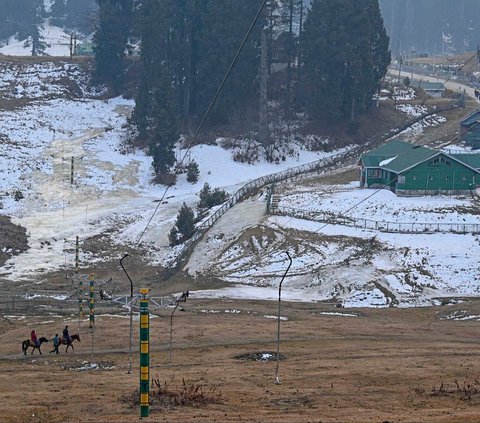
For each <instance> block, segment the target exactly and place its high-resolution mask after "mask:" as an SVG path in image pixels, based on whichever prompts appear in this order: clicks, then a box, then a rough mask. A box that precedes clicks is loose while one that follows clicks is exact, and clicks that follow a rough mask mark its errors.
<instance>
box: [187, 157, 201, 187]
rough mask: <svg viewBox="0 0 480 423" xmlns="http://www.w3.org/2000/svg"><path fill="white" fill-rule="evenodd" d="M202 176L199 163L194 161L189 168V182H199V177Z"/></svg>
mask: <svg viewBox="0 0 480 423" xmlns="http://www.w3.org/2000/svg"><path fill="white" fill-rule="evenodd" d="M199 175H200V169H199V168H198V163H197V162H196V161H195V160H192V161H191V162H190V163H189V164H188V166H187V181H188V182H191V183H193V184H194V183H196V182H198V176H199Z"/></svg>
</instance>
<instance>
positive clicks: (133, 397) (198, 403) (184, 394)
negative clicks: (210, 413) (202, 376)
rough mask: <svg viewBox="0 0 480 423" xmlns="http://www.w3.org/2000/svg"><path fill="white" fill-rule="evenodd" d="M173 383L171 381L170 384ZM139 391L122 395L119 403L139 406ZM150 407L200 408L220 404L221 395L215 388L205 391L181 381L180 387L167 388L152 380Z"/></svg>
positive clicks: (163, 384) (157, 380)
mask: <svg viewBox="0 0 480 423" xmlns="http://www.w3.org/2000/svg"><path fill="white" fill-rule="evenodd" d="M172 382H173V379H172V381H171V382H170V383H172ZM139 394H140V393H139V390H138V389H135V390H134V391H132V392H130V393H128V394H126V395H123V396H121V397H120V401H122V402H125V403H127V404H128V405H130V407H137V406H138V405H139V404H140V401H139V399H140V395H139ZM149 396H150V405H151V406H152V408H158V409H172V408H176V407H195V408H198V407H202V406H206V405H208V404H221V403H222V402H223V398H222V393H221V392H217V387H216V386H214V387H211V388H208V389H206V390H204V388H203V387H202V386H201V385H196V384H187V383H186V382H185V380H184V379H182V385H181V386H179V387H172V386H169V385H168V384H167V383H166V382H165V383H162V382H161V381H160V379H159V378H158V377H157V378H152V383H151V389H150V395H149Z"/></svg>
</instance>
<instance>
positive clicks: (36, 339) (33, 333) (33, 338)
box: [30, 329, 40, 347]
mask: <svg viewBox="0 0 480 423" xmlns="http://www.w3.org/2000/svg"><path fill="white" fill-rule="evenodd" d="M30 339H31V340H32V343H33V345H35V346H36V347H39V346H40V344H39V342H38V338H37V334H36V333H35V329H34V330H32V333H31V334H30Z"/></svg>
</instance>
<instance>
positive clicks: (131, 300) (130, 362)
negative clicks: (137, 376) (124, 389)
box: [120, 253, 133, 374]
mask: <svg viewBox="0 0 480 423" xmlns="http://www.w3.org/2000/svg"><path fill="white" fill-rule="evenodd" d="M127 257H130V254H128V253H126V254H125V255H124V256H123V257H122V258H121V259H120V266H122V269H123V271H124V272H125V274H126V275H127V278H128V280H129V281H130V342H129V345H128V355H129V364H128V374H130V373H132V342H133V282H132V279H131V278H130V276H129V274H128V273H127V271H126V270H125V267H123V263H122V262H123V260H124V259H126V258H127Z"/></svg>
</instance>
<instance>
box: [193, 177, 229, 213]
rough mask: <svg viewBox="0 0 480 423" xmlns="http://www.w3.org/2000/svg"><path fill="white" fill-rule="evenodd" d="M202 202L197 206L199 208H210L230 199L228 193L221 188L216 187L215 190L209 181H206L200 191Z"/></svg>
mask: <svg viewBox="0 0 480 423" xmlns="http://www.w3.org/2000/svg"><path fill="white" fill-rule="evenodd" d="M199 196H200V202H199V203H198V206H197V208H198V209H199V210H204V209H210V208H212V207H214V206H217V205H219V204H222V203H223V202H225V201H227V200H228V197H229V195H228V193H227V192H226V191H225V190H223V189H220V188H215V189H214V190H213V191H212V189H211V188H210V185H209V184H208V183H205V185H204V186H203V188H202V190H201V191H200V194H199Z"/></svg>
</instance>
